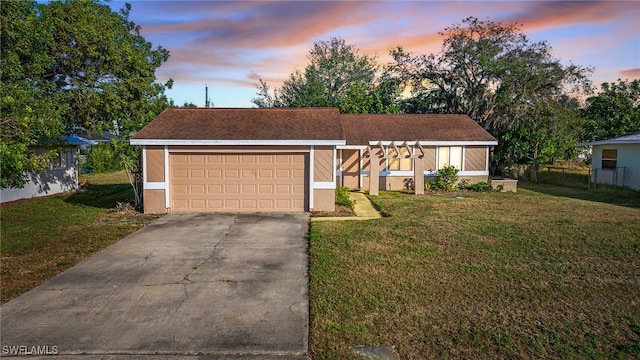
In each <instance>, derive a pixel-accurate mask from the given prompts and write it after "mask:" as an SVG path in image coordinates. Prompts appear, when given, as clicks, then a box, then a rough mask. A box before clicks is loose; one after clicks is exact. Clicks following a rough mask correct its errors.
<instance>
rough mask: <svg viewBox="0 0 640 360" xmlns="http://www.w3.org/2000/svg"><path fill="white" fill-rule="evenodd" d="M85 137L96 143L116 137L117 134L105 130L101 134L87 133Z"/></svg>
mask: <svg viewBox="0 0 640 360" xmlns="http://www.w3.org/2000/svg"><path fill="white" fill-rule="evenodd" d="M86 138H87V139H89V140H91V141H94V144H97V143H99V142H110V141H111V140H113V139H117V138H118V136H117V135H116V134H114V133H112V132H110V131H105V132H103V133H101V134H89V135H87V136H86Z"/></svg>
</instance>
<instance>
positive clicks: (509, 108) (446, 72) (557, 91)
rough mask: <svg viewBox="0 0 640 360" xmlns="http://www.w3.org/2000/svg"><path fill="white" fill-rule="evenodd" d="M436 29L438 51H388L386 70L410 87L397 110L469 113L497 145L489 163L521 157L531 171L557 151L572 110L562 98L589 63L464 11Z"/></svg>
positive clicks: (578, 83) (580, 83) (584, 87)
mask: <svg viewBox="0 0 640 360" xmlns="http://www.w3.org/2000/svg"><path fill="white" fill-rule="evenodd" d="M441 35H443V36H444V41H443V47H442V52H441V53H440V54H438V55H418V56H413V55H411V54H409V53H406V52H405V51H404V50H403V49H402V48H398V49H395V50H394V51H392V52H391V55H392V57H393V59H394V63H393V64H391V65H390V66H389V67H388V70H389V71H390V72H392V73H395V74H396V78H398V79H400V80H401V81H402V82H403V83H404V84H405V86H409V87H410V89H411V92H412V97H411V98H409V99H407V100H406V101H404V102H403V104H402V108H403V110H404V111H406V112H419V113H457V114H466V115H469V116H470V117H471V118H472V119H474V120H475V121H476V122H478V124H480V125H482V126H483V127H484V128H485V129H487V130H489V131H490V132H491V133H492V134H493V135H494V136H496V137H497V138H498V140H499V141H500V143H501V145H499V146H502V148H499V149H498V150H499V151H497V152H496V155H497V158H495V159H494V160H496V161H497V166H495V168H497V169H500V168H502V167H505V166H508V165H512V164H515V163H519V162H522V161H526V162H528V163H530V164H531V165H532V173H536V172H537V167H538V164H539V162H540V161H544V159H546V158H547V157H546V156H544V154H551V153H556V150H557V149H554V148H553V147H554V146H556V145H555V144H557V141H558V139H560V138H564V137H565V136H564V135H562V134H561V133H557V134H556V133H555V131H558V132H560V131H561V130H562V129H565V128H566V126H565V124H564V122H565V121H568V117H567V114H569V113H571V111H568V109H563V108H562V106H563V105H566V104H567V102H566V101H565V100H563V99H564V98H565V97H566V95H567V94H568V93H581V92H582V93H588V92H589V91H590V82H589V80H588V78H587V75H588V74H589V72H590V69H587V68H583V67H580V66H576V65H568V66H565V65H563V64H562V63H560V61H559V60H558V59H556V58H554V57H553V56H552V55H551V46H549V44H547V43H546V42H535V43H532V42H530V41H529V39H528V38H527V37H526V36H525V35H524V34H523V33H522V32H521V31H520V29H519V27H518V25H517V24H504V23H500V22H494V21H490V20H486V21H481V20H478V19H477V18H473V17H470V18H467V19H464V20H463V21H462V23H461V24H454V25H453V26H452V27H449V28H446V29H445V31H444V32H442V33H441ZM561 119H564V120H561ZM539 134H544V137H540V138H538V135H539ZM536 139H537V140H536ZM552 139H553V141H551V140H552ZM514 142H515V143H514ZM516 149H517V151H516ZM502 150H504V151H502ZM523 152H526V153H523ZM549 158H551V157H549ZM533 177H535V176H533Z"/></svg>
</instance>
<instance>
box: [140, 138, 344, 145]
mask: <svg viewBox="0 0 640 360" xmlns="http://www.w3.org/2000/svg"><path fill="white" fill-rule="evenodd" d="M129 143H130V144H131V145H148V146H154V145H158V146H163V145H168V146H171V145H206V146H216V145H218V146H232V145H240V146H251V145H253V146H267V145H271V146H274V145H276V146H300V145H314V146H339V145H346V141H345V140H287V139H278V140H185V139H131V140H129Z"/></svg>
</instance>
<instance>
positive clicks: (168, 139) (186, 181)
mask: <svg viewBox="0 0 640 360" xmlns="http://www.w3.org/2000/svg"><path fill="white" fill-rule="evenodd" d="M130 143H131V144H132V145H141V146H142V168H143V189H144V194H143V196H144V212H145V213H165V212H210V211H230V212H235V211H333V210H334V209H335V204H334V200H335V199H334V197H335V188H336V187H337V186H341V185H342V186H347V187H350V188H360V189H363V190H365V191H369V193H371V194H374V195H375V194H377V193H378V190H379V189H388V190H400V189H403V188H407V187H409V186H411V185H412V184H417V185H419V186H412V188H414V189H415V192H416V193H417V194H420V193H423V192H424V187H423V186H422V184H423V181H424V177H425V176H429V175H434V174H435V173H436V172H437V170H438V169H439V168H441V167H442V166H445V165H453V166H456V167H457V168H458V169H459V173H458V174H459V176H460V177H461V178H468V179H470V180H471V181H472V182H478V181H487V179H488V176H489V171H488V169H489V151H490V147H491V146H494V145H497V140H496V139H495V138H494V137H492V136H491V135H490V134H489V133H487V132H486V131H485V130H484V129H483V128H482V127H480V126H479V125H478V124H476V123H475V122H474V121H473V120H472V119H470V118H469V117H468V116H466V115H419V114H415V115H408V114H394V115H346V114H340V112H339V111H338V109H336V108H272V109H222V108H213V109H211V108H209V109H207V108H195V109H194V108H186V109H185V108H171V109H167V110H165V111H163V112H162V113H161V114H160V115H158V117H157V118H156V119H154V120H153V121H151V122H150V123H149V124H147V125H146V126H145V127H144V128H142V129H141V130H140V131H139V132H138V133H137V134H135V135H134V136H133V137H132V138H131V140H130ZM371 174H376V176H371Z"/></svg>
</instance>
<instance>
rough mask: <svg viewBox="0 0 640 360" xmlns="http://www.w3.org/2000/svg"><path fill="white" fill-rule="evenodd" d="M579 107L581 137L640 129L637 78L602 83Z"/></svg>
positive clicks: (607, 136) (599, 137) (609, 135)
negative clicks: (580, 110)
mask: <svg viewBox="0 0 640 360" xmlns="http://www.w3.org/2000/svg"><path fill="white" fill-rule="evenodd" d="M600 88H601V92H600V93H599V94H598V95H596V96H593V97H591V98H589V99H587V106H586V107H585V108H584V109H583V110H582V112H581V114H582V116H583V117H584V120H585V123H584V133H583V134H582V140H584V141H594V140H604V139H610V138H614V137H619V136H624V135H628V134H633V133H640V80H633V81H628V80H618V82H617V83H611V84H609V83H603V84H602V85H601V86H600Z"/></svg>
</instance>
